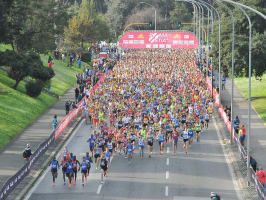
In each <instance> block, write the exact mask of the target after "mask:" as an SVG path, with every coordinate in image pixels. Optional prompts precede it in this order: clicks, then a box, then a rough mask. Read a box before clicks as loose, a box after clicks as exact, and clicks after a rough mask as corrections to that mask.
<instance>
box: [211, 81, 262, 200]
mask: <svg viewBox="0 0 266 200" xmlns="http://www.w3.org/2000/svg"><path fill="white" fill-rule="evenodd" d="M206 82H207V84H208V89H209V90H210V91H212V84H211V81H210V79H209V77H206ZM213 98H214V100H215V105H216V106H217V107H218V112H219V114H220V116H221V117H222V119H223V120H224V123H225V125H226V127H227V130H228V131H229V133H230V132H231V122H230V121H229V117H228V116H227V115H226V113H225V111H224V109H223V106H222V105H221V104H220V103H219V98H220V96H219V94H218V93H217V91H216V90H215V89H213ZM232 120H233V119H232ZM233 141H234V142H236V144H237V145H238V149H239V152H240V155H241V159H242V161H243V162H244V163H245V165H247V152H246V150H245V148H244V147H243V146H242V145H241V144H240V142H239V139H238V136H236V137H235V135H234V129H233ZM247 170H250V173H251V181H252V182H253V183H254V185H255V189H256V190H257V192H258V196H259V199H260V200H266V190H265V189H264V187H263V185H262V184H261V183H260V182H259V179H258V177H257V176H256V172H255V171H254V170H253V169H252V167H251V165H250V166H249V167H248V169H247Z"/></svg>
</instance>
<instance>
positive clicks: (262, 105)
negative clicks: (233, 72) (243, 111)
mask: <svg viewBox="0 0 266 200" xmlns="http://www.w3.org/2000/svg"><path fill="white" fill-rule="evenodd" d="M235 83H236V86H237V88H238V89H239V90H240V92H241V94H242V95H243V96H244V97H245V98H246V99H247V98H248V78H235ZM251 97H252V101H251V104H252V106H253V107H254V108H255V110H256V112H257V113H258V114H259V116H260V117H261V119H262V120H263V121H264V124H265V123H266V74H265V75H263V77H262V80H261V81H259V80H256V79H255V77H252V80H251Z"/></svg>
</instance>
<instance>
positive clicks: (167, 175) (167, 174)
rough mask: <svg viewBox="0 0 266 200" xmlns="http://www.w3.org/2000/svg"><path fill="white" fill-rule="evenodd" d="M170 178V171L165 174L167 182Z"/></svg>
mask: <svg viewBox="0 0 266 200" xmlns="http://www.w3.org/2000/svg"><path fill="white" fill-rule="evenodd" d="M168 178H169V171H166V173H165V179H166V180H167V179H168Z"/></svg>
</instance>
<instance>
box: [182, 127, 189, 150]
mask: <svg viewBox="0 0 266 200" xmlns="http://www.w3.org/2000/svg"><path fill="white" fill-rule="evenodd" d="M182 137H183V142H184V146H183V148H184V149H185V154H187V153H188V152H187V142H188V140H189V135H188V131H187V129H185V130H184V131H183V136H182Z"/></svg>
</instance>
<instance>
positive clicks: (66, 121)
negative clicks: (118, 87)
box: [54, 73, 106, 140]
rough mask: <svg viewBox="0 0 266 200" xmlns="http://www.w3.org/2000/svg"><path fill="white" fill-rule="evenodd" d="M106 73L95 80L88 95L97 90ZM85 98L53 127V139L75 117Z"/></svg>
mask: <svg viewBox="0 0 266 200" xmlns="http://www.w3.org/2000/svg"><path fill="white" fill-rule="evenodd" d="M105 76H106V74H105V73H103V75H102V76H101V77H100V79H99V80H98V81H97V83H96V84H95V85H94V86H93V88H92V89H91V91H90V92H89V95H90V96H91V95H92V94H94V92H95V91H96V90H97V88H98V86H99V84H101V82H102V81H103V80H104V79H105ZM85 99H86V97H84V98H83V99H82V100H81V101H80V102H79V103H78V104H77V108H76V109H73V110H72V111H71V112H70V113H69V114H68V115H67V116H66V117H65V118H64V119H63V120H62V121H61V122H60V124H59V125H58V127H57V128H56V129H55V132H54V134H55V140H57V139H58V138H59V137H60V135H61V134H62V133H63V131H64V130H65V129H66V128H67V126H68V125H69V123H70V122H71V121H72V120H73V119H74V118H75V117H77V115H78V114H79V113H80V112H81V111H82V110H83V109H84V107H83V106H82V103H83V101H84V100H85Z"/></svg>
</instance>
